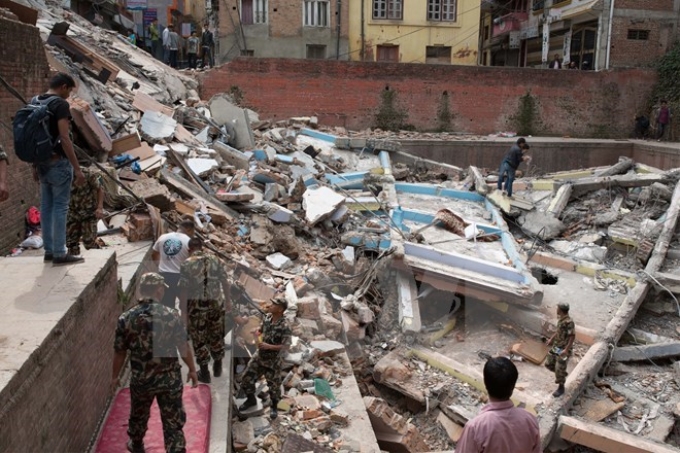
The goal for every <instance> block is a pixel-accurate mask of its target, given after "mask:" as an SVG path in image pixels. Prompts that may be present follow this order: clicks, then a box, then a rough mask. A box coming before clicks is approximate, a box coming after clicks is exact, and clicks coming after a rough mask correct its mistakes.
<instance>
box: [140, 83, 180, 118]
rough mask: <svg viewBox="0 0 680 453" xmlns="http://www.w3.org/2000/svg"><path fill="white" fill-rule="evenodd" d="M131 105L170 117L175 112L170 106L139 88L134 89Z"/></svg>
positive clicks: (144, 110)
mask: <svg viewBox="0 0 680 453" xmlns="http://www.w3.org/2000/svg"><path fill="white" fill-rule="evenodd" d="M132 106H133V107H134V108H136V109H137V110H139V111H141V112H161V113H162V114H164V115H166V116H169V117H170V118H172V117H173V115H174V114H175V110H174V109H173V108H172V107H168V106H167V105H163V104H161V103H160V102H158V101H157V100H155V99H154V98H152V97H151V96H149V95H148V94H146V93H143V92H141V91H139V90H137V91H135V99H134V100H133V101H132Z"/></svg>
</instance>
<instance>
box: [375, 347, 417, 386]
mask: <svg viewBox="0 0 680 453" xmlns="http://www.w3.org/2000/svg"><path fill="white" fill-rule="evenodd" d="M373 379H374V380H375V382H377V383H379V384H384V383H387V382H400V383H404V382H408V381H409V380H410V379H411V370H410V369H409V368H408V367H407V366H406V365H405V364H404V362H403V360H402V359H401V357H400V356H399V354H397V353H395V352H391V353H389V354H387V355H386V356H384V357H383V358H382V359H380V360H379V361H378V363H376V364H375V367H373Z"/></svg>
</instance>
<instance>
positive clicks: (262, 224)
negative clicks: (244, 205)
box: [250, 214, 273, 245]
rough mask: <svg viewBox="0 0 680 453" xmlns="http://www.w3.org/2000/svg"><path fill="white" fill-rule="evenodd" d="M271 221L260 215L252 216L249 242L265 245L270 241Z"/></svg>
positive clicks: (271, 237)
mask: <svg viewBox="0 0 680 453" xmlns="http://www.w3.org/2000/svg"><path fill="white" fill-rule="evenodd" d="M270 227H271V221H270V220H269V219H268V218H267V217H265V216H262V215H257V214H255V215H253V216H252V218H251V222H250V242H252V243H254V244H257V245H267V244H269V243H270V242H271V241H272V239H273V235H272V232H271V231H272V230H271V228H270Z"/></svg>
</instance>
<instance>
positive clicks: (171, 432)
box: [128, 378, 186, 453]
mask: <svg viewBox="0 0 680 453" xmlns="http://www.w3.org/2000/svg"><path fill="white" fill-rule="evenodd" d="M175 384H176V385H174V386H172V387H164V388H158V389H139V388H137V387H136V386H134V385H131V386H130V400H131V401H130V420H129V422H128V435H129V436H130V439H131V440H132V442H133V443H134V444H135V445H141V444H142V443H143V442H144V435H145V434H146V430H147V425H148V422H149V415H150V413H151V404H152V403H153V400H154V398H156V401H157V402H158V408H159V409H160V413H161V421H162V422H163V439H164V441H165V451H166V452H168V453H184V452H186V440H185V438H184V432H183V431H182V428H183V427H184V423H185V422H186V413H185V412H184V407H183V406H182V390H183V388H182V380H181V378H180V379H179V381H178V382H176V383H175Z"/></svg>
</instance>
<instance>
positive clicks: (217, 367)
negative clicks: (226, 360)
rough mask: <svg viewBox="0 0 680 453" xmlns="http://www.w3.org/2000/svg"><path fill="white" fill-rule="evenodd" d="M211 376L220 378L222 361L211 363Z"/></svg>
mask: <svg viewBox="0 0 680 453" xmlns="http://www.w3.org/2000/svg"><path fill="white" fill-rule="evenodd" d="M213 376H215V377H220V376H222V359H217V360H215V362H214V363H213Z"/></svg>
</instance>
